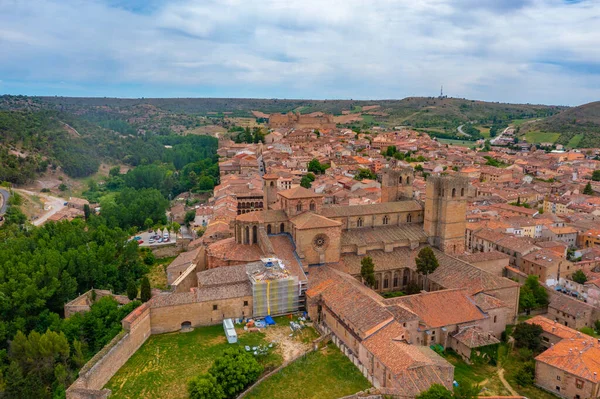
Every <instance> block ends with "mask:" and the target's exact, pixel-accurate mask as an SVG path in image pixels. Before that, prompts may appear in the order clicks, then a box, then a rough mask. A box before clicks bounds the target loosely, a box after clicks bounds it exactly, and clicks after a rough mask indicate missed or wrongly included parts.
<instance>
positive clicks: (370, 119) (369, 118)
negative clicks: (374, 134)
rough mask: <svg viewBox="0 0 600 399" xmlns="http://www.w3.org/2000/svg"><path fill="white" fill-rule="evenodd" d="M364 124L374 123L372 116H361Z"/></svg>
mask: <svg viewBox="0 0 600 399" xmlns="http://www.w3.org/2000/svg"><path fill="white" fill-rule="evenodd" d="M361 117H362V120H363V122H364V123H375V117H374V116H373V115H367V114H361Z"/></svg>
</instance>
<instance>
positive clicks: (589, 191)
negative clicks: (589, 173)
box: [583, 182, 594, 195]
mask: <svg viewBox="0 0 600 399" xmlns="http://www.w3.org/2000/svg"><path fill="white" fill-rule="evenodd" d="M583 193H584V194H585V195H594V189H593V188H592V183H590V182H588V183H587V184H586V185H585V188H584V189H583Z"/></svg>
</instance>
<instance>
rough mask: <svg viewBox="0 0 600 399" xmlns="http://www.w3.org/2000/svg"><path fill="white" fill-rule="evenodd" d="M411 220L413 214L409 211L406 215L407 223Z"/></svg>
mask: <svg viewBox="0 0 600 399" xmlns="http://www.w3.org/2000/svg"><path fill="white" fill-rule="evenodd" d="M410 222H412V215H411V214H410V213H409V214H408V215H406V223H410Z"/></svg>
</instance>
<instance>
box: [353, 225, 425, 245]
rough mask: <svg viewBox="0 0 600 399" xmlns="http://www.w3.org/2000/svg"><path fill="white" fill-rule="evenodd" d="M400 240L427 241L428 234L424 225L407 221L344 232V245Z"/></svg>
mask: <svg viewBox="0 0 600 399" xmlns="http://www.w3.org/2000/svg"><path fill="white" fill-rule="evenodd" d="M398 241H407V242H418V243H422V244H424V243H426V242H427V235H426V234H425V232H424V231H423V225H421V224H412V223H406V224H400V225H395V226H381V227H376V228H372V227H365V228H361V229H350V230H344V231H343V232H342V245H358V246H364V245H368V244H373V243H382V242H383V243H389V242H398Z"/></svg>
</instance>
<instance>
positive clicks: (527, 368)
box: [515, 361, 535, 387]
mask: <svg viewBox="0 0 600 399" xmlns="http://www.w3.org/2000/svg"><path fill="white" fill-rule="evenodd" d="M534 379H535V363H533V361H529V362H527V363H525V364H523V365H522V366H521V368H519V371H518V373H517V374H516V375H515V381H516V382H517V384H519V385H520V386H522V387H526V386H529V385H533V381H534Z"/></svg>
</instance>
